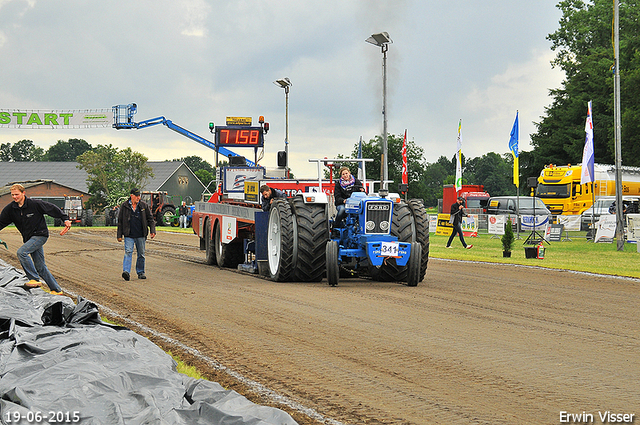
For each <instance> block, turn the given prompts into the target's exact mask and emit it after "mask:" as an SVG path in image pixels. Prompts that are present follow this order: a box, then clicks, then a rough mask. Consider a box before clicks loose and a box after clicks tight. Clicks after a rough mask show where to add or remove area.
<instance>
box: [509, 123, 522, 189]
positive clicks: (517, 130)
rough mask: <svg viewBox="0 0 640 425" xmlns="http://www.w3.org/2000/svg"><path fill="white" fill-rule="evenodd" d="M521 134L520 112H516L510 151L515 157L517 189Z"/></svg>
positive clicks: (514, 181)
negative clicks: (519, 138)
mask: <svg viewBox="0 0 640 425" xmlns="http://www.w3.org/2000/svg"><path fill="white" fill-rule="evenodd" d="M519 134H520V128H519V126H518V111H516V120H515V121H514V123H513V128H512V129H511V138H510V139H509V150H510V151H511V154H512V155H513V184H515V185H516V187H520V164H519V160H518V156H519V155H520V154H519V152H518V137H519Z"/></svg>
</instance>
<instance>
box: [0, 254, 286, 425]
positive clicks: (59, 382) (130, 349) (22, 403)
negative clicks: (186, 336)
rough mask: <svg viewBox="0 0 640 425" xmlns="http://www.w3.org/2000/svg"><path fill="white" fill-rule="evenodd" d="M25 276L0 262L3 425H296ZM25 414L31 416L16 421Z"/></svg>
mask: <svg viewBox="0 0 640 425" xmlns="http://www.w3.org/2000/svg"><path fill="white" fill-rule="evenodd" d="M27 280H28V279H27V278H26V277H25V276H24V274H23V273H22V272H21V271H18V270H17V269H15V268H13V267H10V266H6V263H5V264H3V263H2V262H0V411H1V416H0V422H1V423H3V424H4V423H11V424H15V423H25V424H27V423H30V424H32V423H36V422H37V416H33V415H34V414H37V413H40V414H42V417H43V419H42V420H41V421H39V422H40V423H46V420H47V419H51V418H53V419H54V420H55V419H57V420H55V422H61V421H60V419H61V418H63V419H64V420H66V419H70V421H73V418H74V412H77V414H75V415H77V416H79V417H80V418H81V422H80V423H82V424H126V425H133V424H224V425H235V424H238V425H239V424H251V425H270V424H277V425H286V424H292V425H295V424H296V422H295V421H294V420H293V419H292V418H291V417H290V416H289V415H288V414H287V413H285V412H283V411H282V410H279V409H275V408H272V407H265V406H259V405H256V404H254V403H252V402H250V401H249V400H247V399H246V398H245V397H243V396H241V395H240V394H238V393H236V392H235V391H229V390H225V389H224V388H222V386H220V385H219V384H217V383H215V382H210V381H206V380H196V379H193V378H189V377H187V376H186V375H183V374H180V373H178V372H177V371H176V367H175V366H176V364H175V362H174V360H173V359H172V358H171V357H170V356H169V355H167V354H166V353H165V352H164V351H162V350H161V349H160V348H159V347H158V346H156V345H155V344H153V343H152V342H151V341H149V340H148V339H147V338H144V337H142V336H140V335H138V334H136V333H135V332H133V331H131V330H129V329H127V328H123V327H119V326H112V325H108V324H105V323H104V322H102V321H101V320H100V316H99V314H98V308H97V307H96V305H95V304H93V303H92V302H90V301H87V300H84V299H82V298H81V297H79V298H78V304H77V305H76V304H74V303H73V301H72V300H71V299H70V298H68V297H64V296H56V295H50V294H48V293H46V292H44V291H43V290H42V289H40V288H37V289H26V288H24V286H23V285H24V284H25V283H26V282H27ZM27 412H31V413H30V414H29V416H27ZM50 412H51V413H50ZM18 413H19V414H20V415H21V416H23V417H25V419H23V420H22V421H15V420H13V419H14V417H15V416H16V415H18ZM52 414H53V416H51V415H52ZM8 415H9V416H8ZM61 415H62V416H61ZM55 416H57V418H56V417H55ZM29 419H30V420H29ZM52 422H53V421H52Z"/></svg>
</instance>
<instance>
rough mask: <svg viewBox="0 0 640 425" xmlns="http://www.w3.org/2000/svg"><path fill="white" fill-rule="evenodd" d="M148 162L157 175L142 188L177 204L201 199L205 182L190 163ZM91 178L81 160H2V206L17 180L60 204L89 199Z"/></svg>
mask: <svg viewBox="0 0 640 425" xmlns="http://www.w3.org/2000/svg"><path fill="white" fill-rule="evenodd" d="M147 164H148V165H149V166H151V168H152V169H153V178H151V179H150V180H149V181H147V182H146V184H145V185H144V187H142V188H140V189H141V190H143V191H151V192H156V191H166V192H167V193H168V194H169V196H172V197H174V199H175V203H176V206H177V205H178V204H179V200H180V199H184V200H186V201H187V203H189V204H191V203H193V202H195V201H199V200H200V198H201V196H202V193H203V192H204V190H205V185H204V184H202V182H201V181H200V179H198V177H197V176H196V175H195V174H194V173H193V171H191V169H190V168H189V167H188V166H187V164H185V163H184V162H181V161H148V162H147ZM87 177H88V175H87V172H86V171H85V170H81V169H80V168H78V163H77V162H0V208H4V206H5V205H7V204H9V203H10V202H11V201H12V199H11V193H10V192H9V188H10V187H11V185H12V184H13V183H21V184H23V185H24V186H25V187H27V184H25V183H28V184H29V185H30V186H29V189H28V191H27V196H31V197H33V198H38V199H44V200H46V201H49V202H52V203H54V204H56V205H58V206H60V207H61V206H62V205H64V195H70V196H71V195H77V196H82V195H84V197H85V198H86V199H88V198H89V195H90V193H89V188H88V185H87ZM36 183H37V184H36ZM36 195H37V196H36Z"/></svg>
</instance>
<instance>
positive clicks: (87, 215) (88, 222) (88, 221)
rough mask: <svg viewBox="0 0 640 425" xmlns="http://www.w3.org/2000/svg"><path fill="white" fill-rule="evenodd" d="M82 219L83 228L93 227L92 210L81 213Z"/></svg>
mask: <svg viewBox="0 0 640 425" xmlns="http://www.w3.org/2000/svg"><path fill="white" fill-rule="evenodd" d="M82 218H83V220H84V224H83V226H87V227H93V210H92V209H88V210H84V211H82Z"/></svg>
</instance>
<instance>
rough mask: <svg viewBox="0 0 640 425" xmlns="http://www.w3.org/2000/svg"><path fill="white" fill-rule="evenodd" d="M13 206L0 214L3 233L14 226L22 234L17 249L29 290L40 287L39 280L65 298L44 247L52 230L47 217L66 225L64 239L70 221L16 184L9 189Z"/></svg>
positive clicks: (52, 291)
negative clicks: (51, 269)
mask: <svg viewBox="0 0 640 425" xmlns="http://www.w3.org/2000/svg"><path fill="white" fill-rule="evenodd" d="M9 190H10V191H11V197H12V198H13V202H11V203H10V204H9V205H7V206H6V207H4V209H3V210H2V212H1V213H0V230H2V229H4V228H5V227H7V226H8V225H9V224H11V223H14V224H15V225H16V228H17V229H18V230H19V231H20V233H21V234H22V242H24V245H22V246H21V247H20V248H18V259H19V260H20V264H21V265H22V268H23V269H24V273H25V274H26V275H27V277H28V278H29V279H30V280H29V282H27V283H26V286H27V287H29V288H37V287H39V286H41V283H40V278H42V280H44V281H45V283H46V284H47V286H48V287H49V290H50V291H51V293H52V294H55V295H62V288H60V285H58V282H56V279H55V278H54V277H53V275H52V274H51V272H50V271H49V269H48V268H47V265H46V264H45V262H44V249H43V248H42V247H43V245H44V244H45V243H46V242H47V239H49V229H48V228H47V223H46V221H45V219H44V216H45V214H46V215H49V216H51V217H53V218H59V219H62V220H63V221H64V226H65V227H64V229H63V230H62V231H61V232H60V235H64V234H65V233H67V231H69V229H70V228H71V221H69V217H68V216H67V215H66V214H65V213H64V211H62V210H61V209H60V208H58V207H57V206H55V205H53V204H51V203H49V202H45V201H41V200H39V199H31V198H28V197H27V194H26V192H25V188H24V186H22V185H21V184H14V185H13V186H11V188H10V189H9Z"/></svg>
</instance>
